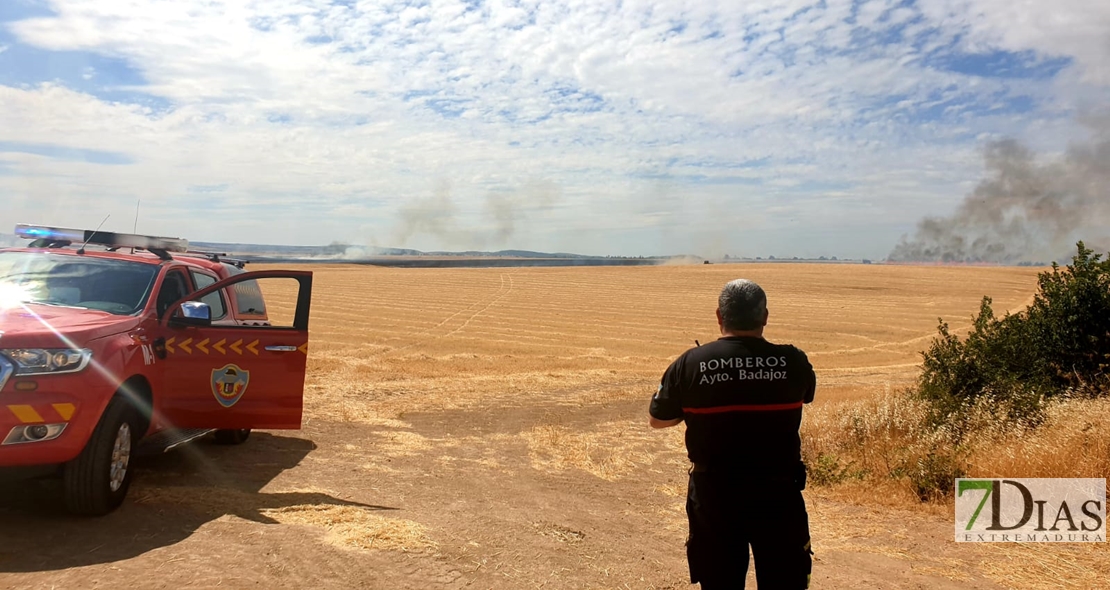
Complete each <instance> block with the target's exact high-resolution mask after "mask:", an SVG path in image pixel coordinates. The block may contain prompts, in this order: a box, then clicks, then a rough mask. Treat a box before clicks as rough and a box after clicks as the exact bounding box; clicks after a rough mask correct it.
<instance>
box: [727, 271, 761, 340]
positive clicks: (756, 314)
mask: <svg viewBox="0 0 1110 590" xmlns="http://www.w3.org/2000/svg"><path fill="white" fill-rule="evenodd" d="M717 308H718V309H719V310H720V312H721V324H722V325H723V327H724V328H725V329H726V330H737V331H746V330H755V329H758V328H760V327H762V326H763V325H764V324H765V322H766V319H767V294H766V293H764V292H763V288H762V287H760V286H759V285H757V284H755V283H754V282H753V281H749V280H748V279H736V280H733V281H729V282H728V284H726V285H725V288H724V289H721V295H720V297H718V298H717Z"/></svg>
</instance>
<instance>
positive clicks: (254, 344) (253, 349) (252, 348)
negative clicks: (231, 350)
mask: <svg viewBox="0 0 1110 590" xmlns="http://www.w3.org/2000/svg"><path fill="white" fill-rule="evenodd" d="M247 350H249V351H251V352H253V353H254V356H258V341H257V340H255V341H254V342H251V343H250V344H248V345H247Z"/></svg>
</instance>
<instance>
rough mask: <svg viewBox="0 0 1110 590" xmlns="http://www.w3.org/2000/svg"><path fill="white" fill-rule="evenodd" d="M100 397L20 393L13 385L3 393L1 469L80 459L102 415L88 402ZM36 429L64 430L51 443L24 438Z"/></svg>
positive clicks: (39, 392) (0, 405)
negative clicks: (26, 431)
mask: <svg viewBox="0 0 1110 590" xmlns="http://www.w3.org/2000/svg"><path fill="white" fill-rule="evenodd" d="M45 381H47V380H46V379H43V380H41V381H40V384H42V383H43V382H45ZM59 385H60V383H59ZM71 391H72V390H71ZM90 393H92V392H90ZM107 395H108V397H111V394H110V393H109V394H107ZM100 397H101V396H99V395H95V394H94V395H91V396H89V397H87V398H85V397H84V396H83V398H82V399H79V398H77V397H75V396H73V395H69V394H65V393H60V392H52V391H49V390H45V391H33V392H16V391H12V390H11V385H10V384H9V386H8V387H6V388H5V390H4V391H3V392H2V393H0V467H13V466H30V465H49V464H57V463H65V462H66V461H70V460H72V459H73V458H75V457H77V455H79V454H80V453H81V450H82V449H83V448H85V443H86V442H88V440H89V436H91V434H92V431H93V428H95V427H96V423H97V420H98V419H99V416H100V412H101V411H102V408H100V407H98V406H97V405H96V404H92V403H89V401H88V399H99V398H100ZM105 399H106V398H105ZM36 425H47V426H52V427H53V428H52V429H51V430H56V429H57V427H59V426H60V427H61V428H62V430H61V433H60V434H58V435H57V437H56V438H52V439H50V440H28V438H33V437H28V436H26V435H24V433H25V429H26V428H27V427H32V426H36Z"/></svg>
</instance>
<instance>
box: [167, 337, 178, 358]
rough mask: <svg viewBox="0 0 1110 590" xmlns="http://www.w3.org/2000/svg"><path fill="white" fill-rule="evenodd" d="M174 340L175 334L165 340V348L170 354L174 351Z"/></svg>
mask: <svg viewBox="0 0 1110 590" xmlns="http://www.w3.org/2000/svg"><path fill="white" fill-rule="evenodd" d="M174 340H177V337H176V336H175V337H173V338H170V339H169V340H167V341H166V350H168V351H169V353H170V354H173V353H174V352H175V351H174V349H173V341H174Z"/></svg>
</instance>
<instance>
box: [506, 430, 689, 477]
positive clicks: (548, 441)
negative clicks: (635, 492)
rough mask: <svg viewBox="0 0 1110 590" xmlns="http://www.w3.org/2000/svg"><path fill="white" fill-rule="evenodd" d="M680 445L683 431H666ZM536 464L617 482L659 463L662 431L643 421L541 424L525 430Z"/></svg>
mask: <svg viewBox="0 0 1110 590" xmlns="http://www.w3.org/2000/svg"><path fill="white" fill-rule="evenodd" d="M664 435H669V436H670V437H671V438H672V439H674V440H672V442H673V443H674V444H675V445H676V446H677V445H680V444H682V443H681V433H680V432H679V431H677V430H675V431H669V432H666V433H664ZM523 437H524V439H525V441H526V442H527V443H528V448H529V451H530V453H529V455H530V457H531V459H532V465H533V466H534V467H535V468H537V469H542V470H556V471H558V470H562V469H571V468H573V469H581V470H582V471H585V472H587V473H590V474H593V475H595V476H597V477H598V478H600V479H603V480H606V481H615V480H617V479H620V478H621V477H624V476H625V475H628V474H630V473H633V472H636V471H639V470H640V469H642V468H644V467H647V466H650V465H652V464H654V463H655V462H656V459H657V457H656V454H655V453H654V452H653V451H654V449H655V448H656V446H657V445H658V442H659V436H658V433H655V432H651V431H649V430H648V429H646V428H644V426H643V424H642V423H639V422H628V421H622V422H607V423H604V424H600V425H598V426H597V428H595V429H591V430H588V431H579V430H574V429H571V428H569V427H566V426H557V425H541V426H536V427H534V428H532V429H531V430H529V431H528V432H525V433H523Z"/></svg>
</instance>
